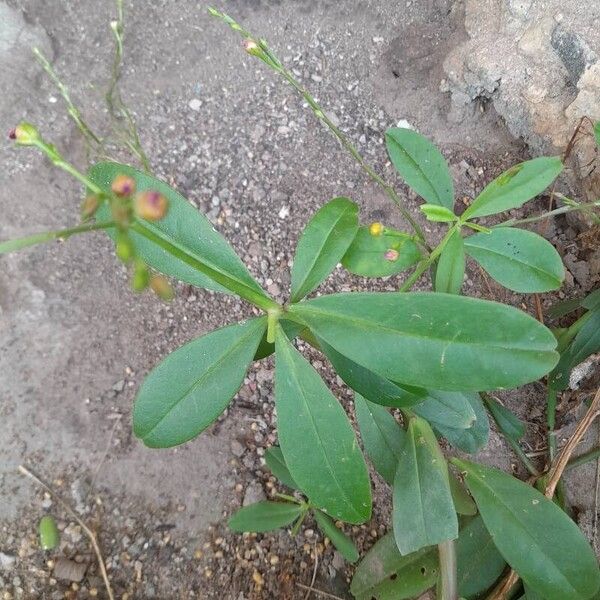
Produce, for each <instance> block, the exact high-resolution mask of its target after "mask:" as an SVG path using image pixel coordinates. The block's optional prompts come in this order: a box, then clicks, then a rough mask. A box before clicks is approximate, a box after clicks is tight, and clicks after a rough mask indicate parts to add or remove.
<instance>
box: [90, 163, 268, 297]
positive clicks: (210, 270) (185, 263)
mask: <svg viewBox="0 0 600 600" xmlns="http://www.w3.org/2000/svg"><path fill="white" fill-rule="evenodd" d="M119 174H123V175H128V176H129V177H132V178H133V179H134V180H135V182H136V189H137V190H138V191H143V190H149V189H151V190H157V191H158V192H160V193H161V194H163V195H164V196H165V197H166V198H167V200H168V201H169V210H168V212H167V214H166V216H165V217H164V218H163V219H161V220H160V221H154V222H151V221H145V220H141V219H140V220H138V221H136V223H135V225H134V227H133V228H132V229H131V230H130V235H131V238H132V240H133V242H134V244H135V249H136V251H137V253H138V254H139V256H140V257H141V258H142V259H143V260H144V261H145V262H146V263H148V264H149V265H150V266H151V267H152V268H154V269H156V270H157V271H160V272H161V273H164V274H165V275H170V276H171V277H175V278H176V279H179V280H181V281H184V282H186V283H190V284H192V285H195V286H197V287H202V288H206V289H209V290H215V291H218V292H225V293H231V292H233V293H236V294H239V295H240V296H242V297H244V298H246V299H249V298H256V297H260V298H263V299H267V300H269V297H268V295H267V294H266V293H265V292H264V291H263V290H262V289H261V287H260V286H259V285H258V283H257V282H256V281H255V280H254V278H253V277H252V275H250V273H249V272H248V269H247V268H246V267H245V265H244V263H243V262H242V261H241V260H240V258H239V257H238V255H237V254H236V253H235V252H234V250H233V248H232V247H231V246H230V245H229V244H228V243H227V241H226V240H225V238H224V237H223V236H222V235H221V234H220V233H218V232H217V231H216V230H215V228H214V227H213V225H212V223H211V222H210V221H209V220H208V219H207V218H206V217H205V216H204V215H203V214H202V213H201V212H199V211H198V210H197V209H196V208H195V207H193V206H192V205H191V204H190V203H189V202H188V201H187V200H186V199H185V198H184V197H183V196H182V195H181V194H180V193H179V192H177V191H175V190H174V189H173V188H172V187H170V186H169V185H167V184H166V183H164V182H163V181H160V180H159V179H156V178H155V177H152V176H150V175H148V174H146V173H142V172H141V171H138V170H137V169H134V168H132V167H130V166H128V165H122V164H119V163H113V162H103V163H98V164H95V165H94V166H92V167H91V169H90V171H89V173H88V176H89V178H90V179H91V180H92V181H93V182H94V183H95V184H96V185H98V186H100V187H101V188H102V189H104V190H106V191H110V187H111V183H112V181H113V179H114V178H115V177H116V176H117V175H119ZM97 217H98V218H99V219H100V220H108V219H110V209H109V208H108V206H107V205H106V203H103V204H102V205H101V207H100V208H99V210H98V213H97ZM107 233H108V235H109V236H110V237H112V238H113V239H114V236H115V230H108V231H107ZM271 302H272V301H271ZM273 304H274V303H273Z"/></svg>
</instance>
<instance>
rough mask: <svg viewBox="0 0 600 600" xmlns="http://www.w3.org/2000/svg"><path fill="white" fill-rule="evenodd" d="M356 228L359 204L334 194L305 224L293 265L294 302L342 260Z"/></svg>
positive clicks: (292, 298) (314, 286)
mask: <svg viewBox="0 0 600 600" xmlns="http://www.w3.org/2000/svg"><path fill="white" fill-rule="evenodd" d="M357 231H358V206H357V205H356V204H355V203H354V202H352V201H351V200H348V198H334V199H333V200H331V201H329V202H328V203H327V204H325V206H323V207H321V208H320V209H319V210H318V211H317V212H316V213H315V215H314V216H313V217H312V219H311V220H310V221H309V222H308V224H307V225H306V228H305V229H304V232H303V233H302V236H301V237H300V240H299V242H298V248H297V250H296V256H295V258H294V264H293V266H292V297H291V299H290V301H291V302H297V301H298V300H300V299H301V298H303V297H304V296H306V295H307V294H309V293H310V292H312V291H313V290H314V289H315V288H316V287H317V286H318V285H319V284H320V283H321V282H322V281H323V280H324V279H325V278H326V277H327V276H328V275H329V274H330V273H331V272H332V271H333V269H335V267H336V265H337V264H338V263H339V262H340V261H341V260H342V257H343V256H344V254H345V253H346V250H348V248H349V247H350V244H351V243H352V240H353V239H354V236H355V235H356V232H357Z"/></svg>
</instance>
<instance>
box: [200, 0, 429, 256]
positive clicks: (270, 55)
mask: <svg viewBox="0 0 600 600" xmlns="http://www.w3.org/2000/svg"><path fill="white" fill-rule="evenodd" d="M208 12H209V13H210V14H211V15H212V16H213V17H217V18H219V19H221V20H222V21H223V22H224V23H226V24H227V25H229V26H230V27H231V28H232V29H233V30H234V31H237V32H238V33H240V34H241V35H242V36H243V37H244V38H245V39H246V40H247V41H251V42H252V43H253V44H254V46H255V47H254V49H253V50H252V51H250V53H251V54H254V55H255V56H257V57H258V58H260V59H261V60H262V61H263V62H264V63H265V64H266V65H268V66H269V67H271V69H273V70H274V71H275V72H276V73H279V74H280V75H281V76H282V77H283V78H284V79H285V80H286V81H287V82H288V83H289V84H290V85H291V86H292V87H293V88H294V89H295V90H296V91H297V92H298V93H299V94H300V95H301V96H302V97H303V98H304V100H306V102H307V103H308V105H309V106H310V108H311V109H312V111H313V113H314V114H315V116H316V117H317V118H318V119H319V120H320V121H321V122H322V123H324V124H325V125H326V126H327V128H328V129H329V130H330V131H331V133H332V134H333V135H334V136H335V137H336V138H337V139H338V141H339V142H340V144H341V145H342V147H343V148H344V149H345V150H347V151H348V153H349V154H350V155H351V156H352V158H353V159H354V160H355V161H356V162H357V163H358V164H359V166H360V167H361V168H362V170H363V171H364V172H365V173H366V174H367V175H368V176H369V177H370V178H371V179H372V181H374V182H375V183H376V184H378V185H379V186H381V187H382V189H383V190H384V192H385V193H386V195H387V196H388V197H389V198H390V199H391V200H392V202H394V204H396V206H397V207H398V210H399V211H400V213H401V214H402V216H403V217H404V218H405V219H406V221H407V222H408V223H409V224H410V226H411V227H412V229H413V231H414V232H415V234H416V235H417V237H418V238H419V240H420V241H421V243H422V244H423V245H424V246H425V247H426V248H427V249H429V246H428V245H427V240H426V238H425V234H424V232H423V230H422V228H421V226H420V225H419V224H418V223H417V221H416V220H415V219H414V218H413V217H412V215H411V214H410V212H409V211H408V210H407V209H406V207H405V204H404V202H403V201H402V199H401V198H400V197H399V196H398V194H397V193H396V191H395V190H394V188H393V187H392V186H390V185H389V184H388V183H387V182H386V181H385V180H384V179H383V177H381V176H380V175H379V174H378V173H377V172H376V171H375V170H374V169H373V167H371V165H369V164H368V163H367V162H366V160H365V159H364V158H363V156H362V155H361V154H360V152H359V151H358V150H357V149H356V147H355V146H354V145H353V144H352V142H351V141H350V140H349V139H348V138H347V137H346V136H345V135H344V133H343V132H342V131H341V130H340V128H339V127H337V125H335V123H333V122H332V121H331V119H330V118H329V117H328V116H327V115H326V114H325V111H324V110H323V108H322V107H321V106H320V105H319V103H318V102H317V101H316V100H315V98H314V97H313V96H312V95H311V94H310V93H309V92H308V90H306V89H305V88H304V87H303V86H302V85H301V84H300V83H299V82H298V81H297V80H296V78H295V77H294V75H293V74H292V73H291V72H290V71H288V70H287V69H286V68H285V67H284V66H283V64H282V62H281V61H280V60H279V58H278V57H277V56H276V55H275V53H274V52H273V51H272V50H271V49H270V48H269V46H268V45H267V43H266V41H265V40H263V39H258V38H256V37H255V36H253V35H252V34H251V33H250V32H249V31H248V30H247V29H244V27H242V26H241V25H240V24H239V23H236V21H235V20H234V19H232V18H231V17H230V16H229V15H227V14H225V13H221V12H219V11H218V10H215V9H214V8H209V9H208Z"/></svg>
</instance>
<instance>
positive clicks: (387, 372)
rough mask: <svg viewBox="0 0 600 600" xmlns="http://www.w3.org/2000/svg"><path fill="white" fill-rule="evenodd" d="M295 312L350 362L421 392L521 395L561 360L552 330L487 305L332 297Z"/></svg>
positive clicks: (415, 296)
mask: <svg viewBox="0 0 600 600" xmlns="http://www.w3.org/2000/svg"><path fill="white" fill-rule="evenodd" d="M289 312H290V314H293V315H294V316H295V317H297V318H299V319H301V320H302V321H303V322H304V323H306V325H307V326H308V327H309V328H310V329H311V330H312V331H313V332H314V333H315V334H316V335H317V336H318V337H319V338H320V339H322V340H324V341H325V342H326V343H327V344H329V345H330V346H332V347H333V348H334V349H335V350H337V351H338V352H339V353H340V354H343V355H344V356H346V357H348V358H349V359H350V360H352V361H354V362H356V363H358V364H359V365H362V366H363V367H365V368H367V369H370V370H372V371H374V372H375V373H378V374H379V375H381V376H382V377H385V378H387V379H391V380H393V381H399V382H402V383H404V384H408V385H414V386H419V387H423V386H426V387H428V388H432V389H436V390H449V391H453V390H456V391H481V390H486V389H495V388H510V387H518V386H520V385H522V384H524V383H527V382H530V381H535V380H537V379H539V378H540V377H542V376H543V375H544V374H546V373H547V372H548V371H550V370H551V369H552V367H553V366H554V365H555V364H556V362H557V360H558V355H557V353H556V352H555V351H554V348H555V347H556V339H555V337H554V336H553V335H552V333H551V332H550V330H549V329H547V328H546V327H544V326H543V325H541V324H540V323H539V322H538V321H537V320H536V319H534V318H533V317H530V316H529V315H527V314H525V313H523V312H521V311H519V310H517V309H515V308H513V307H511V306H504V305H502V304H499V303H496V302H490V301H487V300H479V299H475V298H465V297H463V296H455V295H450V294H439V293H426V292H411V293H404V294H399V293H394V292H392V293H351V294H332V295H329V296H322V297H320V298H315V299H314V300H308V301H305V302H301V303H300V304H295V305H293V306H290V308H289Z"/></svg>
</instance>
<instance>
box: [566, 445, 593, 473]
mask: <svg viewBox="0 0 600 600" xmlns="http://www.w3.org/2000/svg"><path fill="white" fill-rule="evenodd" d="M598 458H600V448H593V449H592V450H588V451H587V452H584V453H583V454H580V455H579V456H576V457H575V458H572V459H571V460H570V461H569V463H568V464H567V467H566V470H567V471H568V470H570V469H574V468H575V467H580V466H581V465H585V464H586V463H589V462H592V461H593V460H597V459H598Z"/></svg>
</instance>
